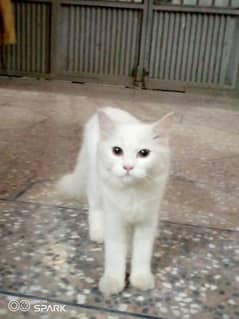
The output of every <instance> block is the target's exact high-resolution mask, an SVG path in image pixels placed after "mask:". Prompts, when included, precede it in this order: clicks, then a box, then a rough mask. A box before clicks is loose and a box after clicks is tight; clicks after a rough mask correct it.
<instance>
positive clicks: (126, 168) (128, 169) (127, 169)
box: [123, 165, 134, 173]
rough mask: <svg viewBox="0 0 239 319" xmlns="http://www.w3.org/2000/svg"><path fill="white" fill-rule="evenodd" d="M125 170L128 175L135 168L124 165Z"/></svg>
mask: <svg viewBox="0 0 239 319" xmlns="http://www.w3.org/2000/svg"><path fill="white" fill-rule="evenodd" d="M123 168H124V169H125V170H126V171H127V173H128V172H129V171H131V170H132V169H133V168H134V166H131V165H124V166H123Z"/></svg>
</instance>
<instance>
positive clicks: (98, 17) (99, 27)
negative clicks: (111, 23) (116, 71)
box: [95, 8, 102, 74]
mask: <svg viewBox="0 0 239 319" xmlns="http://www.w3.org/2000/svg"><path fill="white" fill-rule="evenodd" d="M101 12H102V9H101V8H96V31H95V32H96V38H95V72H96V73H98V74H99V73H100V64H99V59H100V58H101V54H100V52H101V44H100V34H102V15H101Z"/></svg>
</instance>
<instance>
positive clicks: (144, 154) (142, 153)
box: [138, 148, 150, 157]
mask: <svg viewBox="0 0 239 319" xmlns="http://www.w3.org/2000/svg"><path fill="white" fill-rule="evenodd" d="M149 154H150V150H147V149H145V148H144V149H142V150H140V151H139V152H138V156H139V157H147V156H149Z"/></svg>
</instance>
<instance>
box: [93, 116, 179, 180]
mask: <svg viewBox="0 0 239 319" xmlns="http://www.w3.org/2000/svg"><path fill="white" fill-rule="evenodd" d="M173 119H174V115H173V113H169V114H167V115H166V116H164V117H163V118H162V119H161V120H159V121H157V122H154V123H151V124H148V123H143V122H138V123H134V124H122V123H117V122H116V121H114V120H112V119H111V118H110V117H109V116H108V115H107V114H106V113H105V112H104V111H102V110H99V111H98V120H99V129H100V145H99V146H100V147H99V156H100V160H101V162H102V163H101V164H102V166H103V168H104V170H105V174H107V177H108V178H111V179H113V180H114V182H119V183H121V184H134V183H137V182H142V181H146V182H150V181H151V180H152V179H154V178H155V177H157V176H158V175H159V174H160V172H162V170H164V169H165V171H167V168H168V161H169V147H168V137H169V132H170V129H171V126H172V124H173Z"/></svg>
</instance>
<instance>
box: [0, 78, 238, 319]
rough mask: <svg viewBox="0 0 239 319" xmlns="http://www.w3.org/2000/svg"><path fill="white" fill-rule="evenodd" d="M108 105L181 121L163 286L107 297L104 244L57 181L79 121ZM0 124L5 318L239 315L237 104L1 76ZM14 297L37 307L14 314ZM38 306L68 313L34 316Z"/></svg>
mask: <svg viewBox="0 0 239 319" xmlns="http://www.w3.org/2000/svg"><path fill="white" fill-rule="evenodd" d="M107 105H111V106H115V107H121V108H123V109H126V110H129V111H131V112H132V113H133V114H135V115H137V116H138V117H139V118H141V119H145V120H156V119H158V118H159V117H161V116H162V115H164V114H166V113H167V112H169V111H175V112H176V114H177V122H176V125H175V128H174V131H173V134H172V139H171V145H172V169H171V177H170V182H169V185H168V189H167V193H166V196H165V199H164V203H163V207H162V212H161V215H162V218H161V224H160V229H161V231H160V232H159V234H158V238H157V241H156V245H155V250H154V252H155V254H154V258H153V270H154V273H155V274H156V278H157V283H156V288H155V289H154V290H153V291H151V292H147V293H140V292H139V291H135V290H133V289H131V288H126V290H125V291H124V292H123V293H122V294H121V295H119V296H116V297H112V298H109V299H107V300H106V299H104V298H103V297H102V296H101V294H100V293H99V291H98V288H97V284H98V280H99V278H100V276H101V274H102V271H103V252H102V250H103V248H102V246H101V245H97V244H94V243H91V242H90V241H89V240H88V233H87V230H88V225H87V212H86V210H85V209H84V207H81V206H79V204H77V203H75V202H69V201H64V200H63V199H62V198H59V196H58V195H57V194H56V192H55V190H54V181H55V180H57V178H59V177H60V176H62V175H63V174H65V173H66V172H68V171H70V170H71V169H72V167H73V166H74V162H75V159H76V155H77V152H78V149H79V146H80V142H81V132H82V125H83V123H85V121H86V119H87V118H89V116H90V115H91V114H92V113H93V112H94V111H95V110H96V109H97V108H99V107H102V106H107ZM0 119H1V124H0V134H1V138H0V163H1V165H0V180H1V183H0V236H1V241H0V259H1V264H0V293H1V295H0V317H1V318H25V317H28V318H39V317H40V318H97V319H103V318H108V319H110V318H111V319H115V318H120V319H123V318H126V319H127V318H133V317H134V318H140V317H141V318H152V317H157V318H165V319H176V318H180V319H191V318H192V319H234V318H235V319H236V318H239V164H238V163H239V124H238V123H239V100H238V99H237V98H235V97H234V98H232V97H231V98H230V97H228V96H226V95H225V96H223V95H220V96H216V95H214V96H212V95H205V94H204V95H199V94H179V93H178V94H177V93H166V92H153V91H142V90H133V89H123V88H113V87H104V86H101V87H100V86H93V85H92V86H90V85H89V86H86V85H79V84H69V83H64V82H40V81H27V80H26V81H22V80H21V81H8V80H0ZM12 295H14V296H17V297H18V301H21V300H22V299H25V300H28V301H30V302H31V303H32V305H31V309H30V311H29V312H21V311H17V312H11V311H9V310H8V308H7V304H8V302H9V298H10V299H11V298H13V297H11V296H12ZM14 298H15V299H16V297H14ZM39 299H41V301H38V302H40V303H41V304H44V303H47V304H48V305H50V304H56V303H58V304H61V305H66V308H65V310H66V311H65V312H64V313H63V312H62V313H59V312H47V313H46V312H44V313H41V314H40V315H39V313H36V312H35V311H34V308H33V302H34V300H39ZM45 299H47V300H48V302H46V300H45Z"/></svg>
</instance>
